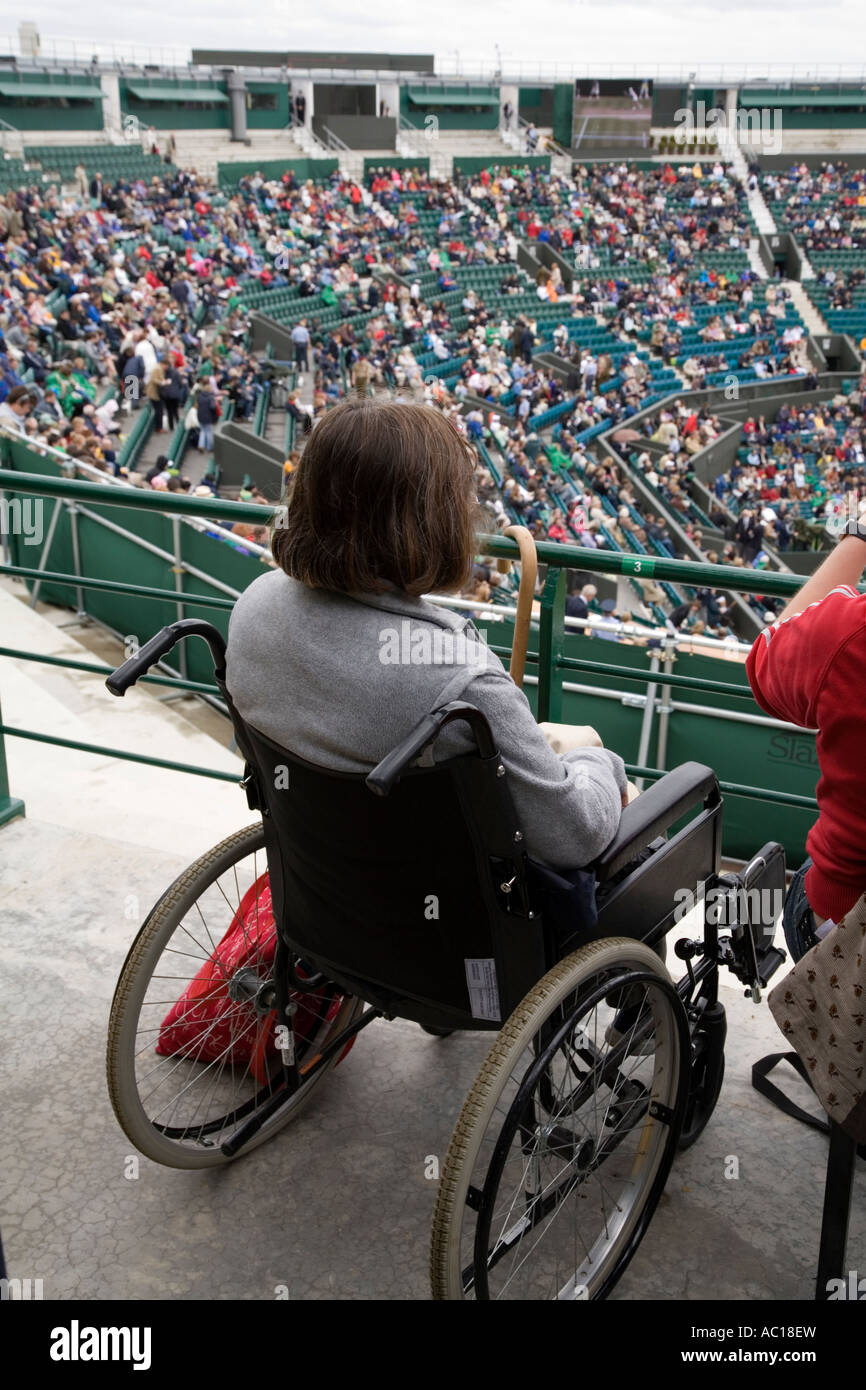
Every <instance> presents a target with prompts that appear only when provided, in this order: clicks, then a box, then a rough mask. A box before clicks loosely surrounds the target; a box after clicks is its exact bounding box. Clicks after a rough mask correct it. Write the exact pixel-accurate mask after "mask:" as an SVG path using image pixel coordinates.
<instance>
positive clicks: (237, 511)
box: [0, 469, 817, 823]
mask: <svg viewBox="0 0 866 1390" xmlns="http://www.w3.org/2000/svg"><path fill="white" fill-rule="evenodd" d="M0 491H4V492H12V493H16V492H18V493H24V494H29V495H32V496H36V497H53V498H55V499H58V500H63V499H68V500H75V501H81V500H84V501H91V502H94V503H98V502H100V501H102V502H107V503H110V504H111V505H112V506H114V507H117V506H121V507H132V508H137V509H139V510H143V511H161V512H163V513H169V514H171V513H175V514H177V516H178V517H184V516H188V515H189V514H190V513H191V512H193V511H198V512H199V514H201V513H204V514H206V515H213V514H214V513H216V512H219V513H221V514H222V515H225V512H226V510H230V511H231V512H232V513H233V514H234V515H236V516H237V517H238V519H239V520H240V519H244V520H249V521H258V522H260V523H261V522H268V521H271V520H273V519H274V517H275V515H276V514H277V513H278V512H279V511H281V510H282V509H281V508H278V507H270V506H259V505H256V504H253V503H243V502H223V501H216V500H214V501H210V500H208V499H199V498H188V497H184V496H178V495H176V494H168V495H164V496H160V495H158V494H155V493H145V492H139V491H138V490H137V489H128V490H127V489H124V488H117V487H113V486H111V485H110V484H109V485H106V484H104V483H103V484H99V483H91V482H86V481H82V480H80V479H71V478H48V477H43V476H40V475H34V474H25V473H18V472H16V471H14V470H12V469H0ZM476 543H477V547H478V553H483V554H485V555H491V556H502V557H503V558H507V559H511V560H516V559H518V558H519V549H518V546H517V543H516V541H514V540H512V539H510V538H508V537H504V536H491V535H485V534H482V535H479V536H477V537H476ZM537 551H538V559H539V561H540V562H541V563H542V564H545V565H547V566H549V572H548V577H547V581H546V584H545V589H544V593H543V595H542V600H541V616H540V627H539V642H538V647H539V650H538V652H537V653H535V654H530V657H529V659H530V661H533V662H537V665H538V677H537V690H538V701H537V708H538V716H539V718H540V719H548V718H551V717H552V718H554V719H556V718H557V716H558V713H559V708H558V706H559V702H560V700H561V691H560V692H559V693H558V694H556V695H554V693H553V677H554V675H555V673H557V672H560V673H563V672H566V671H574V670H585V671H587V672H589V673H591V674H593V675H596V676H598V675H610V674H613V675H615V676H616V677H617V678H618V679H620V680H625V681H637V682H641V683H645V684H647V686H648V696H647V709H648V710H653V709H654V708H655V704H656V701H655V695H654V691H655V688H656V686H657V685H658V684H661V685H667V686H671V687H674V686H677V687H680V688H683V689H686V690H700V691H703V692H705V693H707V692H708V693H711V694H717V695H726V696H737V697H738V698H743V699H750V698H751V696H750V692H749V689H748V687H747V686H743V685H737V684H734V683H733V682H723V681H716V680H707V679H704V678H702V677H695V676H683V675H679V674H678V673H677V674H674V673H672V672H669V671H665V672H664V673H661V672H659V671H658V670H657V669H640V668H637V667H631V666H629V667H627V668H621V667H619V666H615V665H613V664H612V663H608V662H603V661H587V660H582V659H580V660H578V659H576V658H574V657H568V656H565V655H564V653H563V650H562V638H563V636H564V630H565V629H564V597H565V583H564V580H565V573H564V571H565V570H567V569H581V570H589V571H598V572H601V573H608V574H610V573H613V574H623V573H625V574H635V573H636V572H637V573H643V574H644V576H647V575H648V573H649V571H648V570H646V569H638V566H652V573H654V574H655V575H656V577H659V578H666V579H671V580H677V579H679V580H681V581H682V582H703V583H709V584H711V585H712V586H714V587H721V588H725V587H730V586H732V585H735V586H736V587H737V588H738V589H745V590H746V591H754V590H756V589H758V588H761V589H763V591H764V592H770V591H772V592H774V593H777V594H786V595H787V594H790V593H793V592H796V590H797V589H799V588H800V586H801V585H802V584H803V583H805V582H806V578H805V576H796V575H778V574H777V575H767V574H748V573H743V571H741V570H735V569H731V568H727V567H726V566H722V565H707V564H698V563H695V562H689V561H683V560H661V559H659V560H647V559H645V557H641V556H628V555H622V554H601V553H599V552H598V551H589V552H587V551H586V550H583V549H582V548H581V547H579V546H573V545H557V544H555V543H553V542H541V543H539V544H538V546H537ZM0 573H2V574H8V575H13V576H17V577H19V578H25V577H32V578H35V577H37V576H38V577H39V579H41V580H42V581H46V580H47V581H49V582H60V583H66V584H68V585H69V586H70V587H77V588H80V589H84V588H95V589H103V590H111V591H113V592H118V593H128V594H131V595H136V596H138V597H146V598H153V599H159V600H166V599H169V600H172V601H174V602H175V603H177V602H178V601H183V602H186V601H189V602H190V603H200V604H201V605H202V606H206V607H207V606H209V607H212V608H221V609H225V608H227V607H231V606H232V600H231V598H222V597H213V598H204V597H202V598H197V597H196V596H190V595H186V594H181V593H178V592H177V591H171V590H159V589H152V588H149V587H146V586H142V585H138V584H131V583H125V582H123V581H115V580H97V579H90V578H88V577H87V576H82V575H79V574H68V573H50V574H49V573H48V572H46V571H44V570H39V569H28V568H26V567H23V566H14V565H0ZM213 582H214V583H215V584H217V586H218V587H220V586H219V585H218V583H217V581H213ZM221 587H223V588H224V587H225V586H221ZM494 650H496V649H495V648H494ZM0 655H6V656H10V657H13V658H14V659H19V660H30V659H32V660H34V661H37V662H38V661H44V660H45V658H43V657H42V656H40V655H39V654H32V653H27V652H23V651H20V650H18V649H15V648H4V649H0ZM48 664H51V665H54V664H56V665H69V668H70V669H76V670H93V671H94V673H97V670H98V674H103V670H102V669H101V668H96V667H95V666H94V665H93V664H92V663H82V662H75V661H67V659H66V658H62V657H61V658H49V659H48ZM153 679H154V680H155V681H157V682H158V683H159V684H163V685H168V686H171V685H172V684H175V685H176V686H177V688H178V689H179V690H180V689H186V690H190V691H192V692H194V693H196V694H205V693H206V692H207V693H210V692H209V691H208V687H207V686H206V685H205V683H204V682H190V681H187V680H186V679H185V677H184V676H183V675H182V676H181V678H180V679H178V680H174V679H168V678H165V677H154V678H153ZM6 734H8V735H9V736H10V737H17V738H22V739H25V740H35V741H42V742H45V743H48V744H51V745H53V746H57V747H63V748H70V749H77V750H78V751H82V752H87V753H93V754H97V755H99V756H108V757H118V758H120V759H124V760H127V761H132V762H138V763H144V764H147V765H150V766H155V767H163V768H168V769H171V770H174V771H182V772H187V773H193V774H196V775H200V776H206V777H211V778H214V777H215V778H219V779H220V780H225V781H233V780H235V778H234V775H233V774H230V773H225V772H222V771H217V770H215V769H212V768H201V767H194V766H191V765H189V764H186V763H179V762H175V761H172V760H169V759H162V758H154V757H150V756H147V755H144V754H135V753H130V752H128V751H127V750H124V749H113V748H105V747H103V746H101V745H96V744H89V743H81V742H78V741H76V740H72V739H64V738H59V737H56V736H54V735H49V734H44V733H40V732H37V731H34V730H32V729H22V728H18V727H14V726H10V725H6V724H4V723H3V722H2V721H0V823H2V822H3V821H5V820H7V819H9V818H10V817H11V816H12V815H15V814H20V812H21V811H22V810H23V807H22V806H21V804H20V803H19V802H17V801H15V799H14V798H12V797H11V796H9V795H8V787H7V786H6V784H5V753H4V747H3V739H4V736H5V735H6ZM644 747H645V745H644V741H643V740H642V749H641V754H640V755H639V757H640V756H641V755H643V756H645V754H644V753H643V749H644ZM627 770H628V772H629V774H630V775H631V776H636V777H643V778H646V779H649V780H654V779H656V778H658V777H662V776H664V769H660V768H645V767H643V766H642V765H640V766H638V765H631V764H627ZM720 786H721V788H722V790H723V791H726V792H728V793H730V794H731V795H736V796H742V797H746V798H749V799H759V800H765V801H768V802H771V803H775V804H779V805H787V806H793V807H797V808H800V809H804V810H809V811H812V810H814V809H815V807H816V805H817V803H816V801H815V800H814V798H812V797H806V796H800V795H797V794H794V793H789V792H777V791H775V790H772V789H765V788H760V787H751V786H745V785H741V784H739V783H724V782H722V783H720Z"/></svg>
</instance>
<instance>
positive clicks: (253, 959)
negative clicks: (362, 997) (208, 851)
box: [156, 873, 354, 1085]
mask: <svg viewBox="0 0 866 1390" xmlns="http://www.w3.org/2000/svg"><path fill="white" fill-rule="evenodd" d="M276 945H277V932H276V926H275V923H274V911H273V905H272V903H271V887H270V882H269V880H268V875H267V873H264V874H262V875H261V877H260V878H259V879H257V880H256V882H255V883H254V884H253V885H252V886H251V887H250V888H249V889H248V890H247V892H246V893H245V894H244V896H243V898H242V899H241V902H240V906H239V907H238V909H237V912H236V913H235V915H234V917H233V918H232V922H231V926H230V927H229V929H228V931H227V932H226V934H225V936H224V937H223V938H222V940H221V941H220V942H219V944H218V945H217V947H216V949H215V950H214V952H213V953H212V955H211V956H210V957H209V958H208V959H207V960H206V961H205V962H204V964H203V965H202V967H201V969H200V970H199V971H198V973H197V974H196V975H195V976H194V978H193V979H192V980H190V982H189V984H188V985H187V987H186V989H185V990H184V992H183V994H182V995H181V996H180V998H179V999H178V1001H177V1003H176V1004H173V1005H172V1007H171V1008H170V1009H169V1011H168V1013H167V1014H166V1016H165V1018H164V1019H163V1021H162V1024H161V1026H160V1030H159V1040H158V1042H157V1044H156V1051H157V1053H158V1054H159V1055H160V1056H161V1057H172V1056H175V1055H176V1054H178V1053H180V1054H182V1055H183V1056H185V1057H187V1058H190V1059H191V1060H192V1061H195V1062H202V1063H204V1064H207V1063H208V1062H216V1061H222V1060H223V1059H225V1061H226V1062H231V1063H235V1064H240V1065H244V1064H247V1063H248V1064H249V1067H250V1071H251V1072H252V1075H253V1076H254V1077H255V1079H256V1081H257V1082H258V1083H259V1085H264V1084H265V1082H266V1080H267V1077H268V1072H269V1071H270V1069H271V1064H272V1062H273V1061H274V1059H275V1058H276V1056H277V1046H276V1042H275V1037H274V1025H275V1020H276V1009H272V1010H271V1012H270V1013H269V1014H256V1013H254V1012H253V1009H252V1006H251V1005H250V1004H246V1003H236V1002H235V1001H234V1000H233V999H230V998H229V992H228V986H229V981H230V980H231V978H232V976H233V975H234V974H235V973H236V971H238V970H240V969H241V967H243V966H251V967H252V968H253V969H255V970H256V972H257V973H258V974H259V975H261V976H262V977H263V978H264V977H265V976H267V975H268V974H269V972H270V967H271V966H272V965H273V961H274V953H275V951H276ZM299 973H300V972H299ZM324 997H325V991H324V990H320V991H317V992H316V993H315V994H301V993H296V994H294V995H293V999H294V1002H296V1003H297V1005H298V1011H297V1013H296V1014H295V1017H294V1031H295V1040H296V1042H302V1041H303V1040H304V1039H306V1037H307V1036H308V1034H309V1033H310V1032H311V1031H312V1029H313V1028H314V1027H315V1026H316V1024H317V1020H318V1018H319V1014H320V1011H321V1006H322V1001H323V998H324ZM342 1002H343V996H342V995H339V994H338V995H336V997H335V998H334V999H333V1000H332V1002H331V1004H330V1006H329V1008H328V1011H327V1013H326V1014H325V1017H324V1020H323V1022H326V1023H330V1022H331V1020H332V1019H334V1018H336V1016H337V1013H338V1012H339V1009H340V1005H341V1004H342ZM353 1042H354V1038H352V1039H351V1041H350V1042H349V1044H348V1045H347V1047H346V1049H345V1051H344V1052H343V1054H342V1056H341V1058H340V1061H342V1059H343V1057H345V1055H346V1052H348V1050H349V1047H351V1045H352V1043H353Z"/></svg>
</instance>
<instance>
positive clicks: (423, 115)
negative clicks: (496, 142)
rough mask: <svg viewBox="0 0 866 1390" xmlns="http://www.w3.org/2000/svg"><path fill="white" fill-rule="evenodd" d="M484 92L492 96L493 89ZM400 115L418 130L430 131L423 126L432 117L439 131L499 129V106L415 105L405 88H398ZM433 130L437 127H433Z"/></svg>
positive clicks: (494, 89)
mask: <svg viewBox="0 0 866 1390" xmlns="http://www.w3.org/2000/svg"><path fill="white" fill-rule="evenodd" d="M484 91H485V92H487V93H490V94H493V93H495V92H496V91H497V88H495V87H485V88H484ZM400 115H401V116H404V117H405V118H406V120H407V121H411V123H412V124H413V125H414V126H417V127H418V129H419V130H425V129H430V126H429V125H427V124H425V122H426V121H427V118H428V117H434V118H435V120H436V121H437V122H438V129H439V130H497V129H498V128H499V105H498V104H497V105H495V106H485V107H482V108H481V109H480V110H473V109H472V108H471V107H468V106H466V107H461V106H440V105H438V104H437V105H430V106H426V107H425V106H423V105H420V104H419V105H416V104H415V102H413V101H410V100H409V92H408V88H407V87H401V88H400ZM432 129H433V130H436V129H437V127H436V126H435V125H434V126H433V127H432Z"/></svg>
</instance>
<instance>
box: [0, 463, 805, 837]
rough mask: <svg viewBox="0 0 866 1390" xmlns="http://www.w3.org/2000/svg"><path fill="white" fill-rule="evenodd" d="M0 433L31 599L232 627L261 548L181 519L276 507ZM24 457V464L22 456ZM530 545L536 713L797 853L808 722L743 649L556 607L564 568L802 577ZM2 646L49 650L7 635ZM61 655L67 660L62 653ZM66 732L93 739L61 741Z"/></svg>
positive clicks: (191, 670) (21, 568)
mask: <svg viewBox="0 0 866 1390" xmlns="http://www.w3.org/2000/svg"><path fill="white" fill-rule="evenodd" d="M0 448H2V453H3V461H4V463H7V464H9V463H12V464H13V465H14V466H13V467H11V468H9V467H7V468H4V469H2V470H0V494H5V495H6V497H7V498H16V497H19V498H21V497H30V498H35V499H42V501H43V504H44V507H43V510H44V522H45V526H44V535H43V537H42V540H41V545H39V546H31V545H28V544H26V543H25V539H26V538H25V537H24V536H23V535H20V534H15V533H14V530H13V533H12V534H11V535H10V537H9V541H10V560H11V563H9V564H4V565H2V566H0V573H5V574H7V575H12V576H15V577H17V578H18V579H20V580H22V581H23V582H25V583H26V584H27V585H28V586H29V588H30V590H31V593H34V592H35V593H36V594H38V596H39V597H40V598H44V599H46V600H49V601H51V602H54V603H60V604H63V605H64V606H67V607H71V608H74V609H77V610H78V611H79V612H81V613H87V614H88V615H90V616H91V617H93V618H94V619H96V620H97V621H99V622H100V623H103V624H104V625H106V626H107V627H109V628H110V629H111V630H112V631H114V632H115V633H117V634H119V635H123V636H126V635H129V634H135V635H137V636H138V637H139V640H141V641H144V640H146V638H148V637H149V636H151V635H152V634H153V633H154V632H155V631H156V630H157V629H158V628H160V627H162V626H163V625H164V624H166V623H169V622H173V621H175V620H176V619H177V618H179V617H183V616H185V615H186V614H187V612H189V613H190V614H192V615H200V616H201V615H204V616H208V617H209V618H210V619H211V621H213V622H214V624H215V625H216V626H217V627H218V628H219V629H220V630H221V631H222V632H223V634H224V635H225V633H226V632H227V625H228V616H229V612H230V610H231V607H232V606H233V603H234V600H235V598H236V597H237V595H238V594H239V593H240V592H241V591H242V590H243V589H244V588H245V587H246V586H247V584H249V583H251V582H252V580H253V579H254V578H256V576H257V575H258V574H260V573H261V559H260V558H258V557H257V556H256V555H255V554H251V553H244V554H241V553H238V552H237V551H236V550H235V549H233V547H232V546H231V545H227V544H225V543H223V542H222V541H220V540H217V539H214V538H213V536H212V535H211V534H208V533H207V531H206V529H197V528H195V527H193V526H191V525H189V524H188V522H187V521H186V520H185V519H186V518H190V517H196V518H197V519H198V521H199V524H200V525H201V523H207V522H208V521H210V522H211V523H216V522H226V521H228V522H234V521H251V522H255V523H259V524H262V523H268V522H269V521H271V520H272V519H273V516H274V509H272V508H269V507H263V506H258V505H256V504H253V503H232V502H224V501H219V500H210V499H207V498H192V497H186V496H183V495H176V494H166V493H164V492H160V493H157V492H148V491H143V490H140V489H136V488H126V487H113V486H109V485H105V484H99V483H92V482H87V481H83V480H81V479H77V478H66V477H61V476H59V469H58V468H57V465H56V464H54V463H53V461H51V460H48V459H41V460H40V459H39V458H38V456H35V455H33V454H32V453H31V452H30V451H29V450H28V449H27V448H26V446H24V445H19V444H18V443H17V441H11V440H8V439H4V440H3V441H2V445H0ZM22 459H23V460H25V461H26V464H27V465H28V469H27V471H26V472H24V471H19V469H20V467H21V463H22ZM37 464H41V467H38V468H37ZM478 546H479V553H483V554H485V555H489V556H492V557H500V556H501V557H503V558H508V559H517V556H518V552H517V547H516V544H515V542H514V541H512V540H510V539H507V538H504V537H501V536H480V537H479V538H478ZM538 555H539V560H540V562H541V563H542V564H543V565H546V566H548V567H549V568H548V573H547V579H546V583H545V587H544V591H543V594H542V598H541V605H540V607H541V614H540V620H539V624H538V628H537V637H536V639H535V640H534V642H531V643H530V645H531V646H534V650H533V651H531V652H530V653H529V658H528V662H527V683H526V693H527V697H528V699H529V702H530V705H531V706H532V708H533V710H534V711H535V713H536V716H537V718H539V719H551V720H554V721H563V722H568V723H575V724H587V723H588V724H592V725H593V726H594V727H595V728H596V729H597V730H598V732H599V734H600V735H601V737H602V739H603V741H604V743H605V745H606V746H608V747H611V748H616V749H617V751H619V752H620V753H621V754H622V756H623V757H624V758H625V760H626V764H627V766H628V767H629V771H630V775H631V776H633V777H643V778H646V779H648V780H651V779H652V778H654V777H659V776H661V775H663V772H664V771H665V770H666V769H668V768H670V767H673V766H676V765H677V764H679V763H681V762H684V761H687V760H689V759H695V760H697V761H701V762H706V763H709V764H710V765H711V766H712V767H714V768H715V770H716V772H717V775H718V776H719V779H720V782H721V783H722V786H723V790H724V791H725V797H726V805H725V838H724V848H725V852H726V853H727V854H729V855H731V856H735V857H742V858H745V857H747V856H749V855H750V854H751V853H753V852H754V850H756V849H757V848H759V847H760V845H761V844H762V843H763V842H764V841H765V840H767V839H769V838H774V839H779V840H781V841H782V842H783V843H784V844H785V846H786V849H787V851H788V855H789V861H790V862H794V863H796V862H799V857H802V855H803V852H804V851H803V846H804V842H805V837H806V834H807V832H808V829H809V827H810V826H811V824H812V822H813V821H814V819H815V813H816V802H815V797H814V793H815V786H816V782H817V778H818V767H817V759H816V756H815V741H814V735H813V734H811V733H809V732H808V731H805V730H800V729H796V728H794V727H793V726H788V725H784V724H781V723H780V722H779V721H777V720H773V719H770V718H769V717H768V716H767V715H766V714H765V713H764V712H763V711H762V710H760V709H759V707H758V706H757V705H756V704H755V702H754V700H753V698H752V696H751V692H750V690H749V687H748V682H747V680H746V674H745V670H744V667H743V665H742V664H741V663H738V662H725V663H721V662H720V661H719V660H718V659H713V658H712V657H709V656H700V655H698V656H694V655H685V654H682V653H679V654H675V653H674V651H673V647H672V644H671V645H670V646H668V647H666V648H664V649H662V650H660V651H657V652H653V651H650V650H648V649H646V648H640V647H635V646H627V645H620V644H619V643H617V642H605V645H604V647H601V646H600V644H599V638H598V637H597V636H585V635H581V634H578V633H577V632H574V631H573V630H570V629H567V628H566V627H565V623H564V608H565V581H566V573H567V571H568V570H579V571H581V572H583V573H603V574H608V575H618V574H621V575H629V576H633V575H637V576H638V577H640V578H648V577H650V576H652V577H655V578H656V579H658V580H665V581H670V582H672V583H679V584H693V585H698V586H704V585H707V586H710V587H714V588H718V589H727V590H729V591H731V592H734V591H737V592H760V593H762V594H765V595H766V594H773V595H778V596H783V597H784V596H788V595H790V594H792V593H794V592H795V591H796V590H797V589H798V588H799V587H800V585H801V584H802V583H803V582H804V581H803V578H802V577H800V576H797V575H789V574H769V573H766V572H757V571H755V572H744V571H743V570H742V569H729V568H726V567H724V566H720V565H709V564H704V563H700V562H692V561H682V560H669V559H662V558H658V559H655V558H648V557H643V556H633V555H624V554H620V553H612V552H611V553H605V552H599V551H586V550H583V549H581V548H580V547H578V546H572V545H556V544H553V543H551V542H545V543H541V544H539V546H538ZM121 575H122V576H123V578H122V579H120V578H118V576H121ZM478 626H479V627H480V628H481V629H482V631H484V632H485V635H486V637H487V640H488V641H489V642H490V645H491V648H492V650H493V651H494V652H496V653H497V654H499V655H501V656H503V658H504V659H506V660H507V657H508V655H509V652H510V647H511V635H512V621H511V620H510V618H506V619H505V620H500V621H497V620H496V615H491V614H487V613H485V614H484V615H483V616H480V617H479V618H478ZM0 655H7V656H14V657H15V658H16V659H19V660H24V659H33V660H36V661H39V660H43V659H44V658H42V657H40V655H39V654H38V653H29V654H28V653H26V652H22V651H19V650H12V649H9V648H7V649H4V650H3V651H0ZM172 660H173V661H176V662H177V667H176V668H175V667H172V666H165V664H164V666H163V670H164V673H165V674H164V675H163V676H161V677H160V678H159V679H160V682H163V681H164V682H165V683H166V684H168V685H169V686H171V685H172V684H176V685H177V688H178V689H180V690H183V689H187V690H191V691H195V693H198V694H202V695H207V696H209V697H213V698H215V697H216V689H215V687H214V686H213V668H212V664H211V661H210V657H209V654H208V652H207V649H206V647H205V646H204V644H203V643H186V644H184V646H183V647H181V648H178V649H177V652H176V654H175V655H174V656H173V657H172ZM57 664H59V665H62V664H65V663H64V662H62V661H61V660H60V659H57ZM674 665H675V669H674ZM79 668H80V669H84V667H83V666H82V663H77V664H76V663H73V664H72V669H79ZM97 672H98V674H99V675H100V676H101V675H102V674H103V671H102V668H94V674H97ZM5 734H8V735H9V736H10V737H16V736H18V737H22V738H25V737H26V738H38V737H40V735H39V734H38V733H37V732H35V731H33V730H20V729H14V728H8V727H5V726H0V820H2V819H6V818H8V817H9V816H10V815H14V814H20V807H18V806H17V803H16V802H15V800H14V797H13V796H12V793H11V791H10V789H9V786H8V782H7V779H6V775H5V758H4V748H3V735H5ZM46 737H47V735H46ZM61 746H69V747H79V748H82V749H85V751H88V749H89V751H95V750H93V749H91V748H90V746H89V745H88V746H87V747H86V748H85V745H80V744H73V743H63V742H62V741H61ZM98 751H99V752H100V753H101V754H105V752H106V750H105V749H99V750H98ZM110 751H112V750H109V752H110ZM116 751H117V756H127V755H125V754H123V753H122V750H116ZM155 765H158V766H167V767H175V768H177V770H182V771H190V769H189V768H188V767H186V766H181V765H179V764H173V763H170V762H159V761H158V760H157V762H156V763H155ZM199 770H200V769H199ZM223 775H224V774H223Z"/></svg>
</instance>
